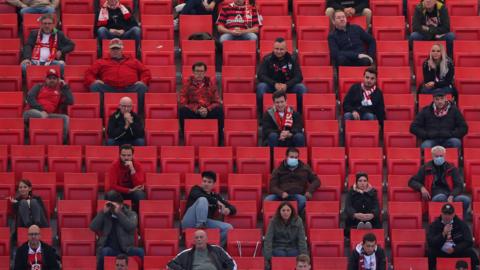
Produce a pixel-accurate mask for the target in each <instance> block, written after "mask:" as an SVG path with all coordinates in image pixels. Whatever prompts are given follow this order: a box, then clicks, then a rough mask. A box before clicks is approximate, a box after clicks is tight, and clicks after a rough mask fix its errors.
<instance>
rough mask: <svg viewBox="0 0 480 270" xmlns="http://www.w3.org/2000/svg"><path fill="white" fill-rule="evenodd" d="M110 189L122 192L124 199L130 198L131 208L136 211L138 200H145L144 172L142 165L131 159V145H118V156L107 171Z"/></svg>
mask: <svg viewBox="0 0 480 270" xmlns="http://www.w3.org/2000/svg"><path fill="white" fill-rule="evenodd" d="M108 177H109V180H110V189H113V190H115V191H117V192H119V193H121V194H122V197H123V199H124V200H132V204H133V209H135V211H136V212H137V213H138V202H139V201H140V200H145V198H146V197H147V196H146V194H145V186H144V183H145V173H144V171H143V169H142V165H141V164H140V163H139V162H137V161H135V160H133V146H131V145H129V144H124V145H122V146H120V158H119V159H118V160H117V161H115V162H114V163H113V164H112V166H111V167H110V171H109V173H108Z"/></svg>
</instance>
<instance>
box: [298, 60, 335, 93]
mask: <svg viewBox="0 0 480 270" xmlns="http://www.w3.org/2000/svg"><path fill="white" fill-rule="evenodd" d="M302 75H303V83H304V84H305V86H306V87H307V88H308V93H310V94H313V93H322V94H323V93H333V90H334V87H333V70H332V67H329V66H325V67H317V66H315V67H313V66H304V67H302ZM303 101H304V102H305V101H306V100H305V99H304V100H303Z"/></svg>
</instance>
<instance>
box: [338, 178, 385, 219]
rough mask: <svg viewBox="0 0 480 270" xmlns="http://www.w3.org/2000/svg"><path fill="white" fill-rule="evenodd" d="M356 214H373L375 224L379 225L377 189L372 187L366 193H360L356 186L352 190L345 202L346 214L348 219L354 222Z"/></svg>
mask: <svg viewBox="0 0 480 270" xmlns="http://www.w3.org/2000/svg"><path fill="white" fill-rule="evenodd" d="M355 213H362V214H373V215H374V220H373V223H375V225H378V224H377V221H379V220H380V205H379V202H378V196H377V190H376V189H374V188H372V187H370V189H369V190H368V191H365V192H359V191H358V190H357V189H356V187H355V186H353V187H352V188H351V189H350V191H349V192H348V193H347V197H346V200H345V214H346V215H347V218H348V219H350V220H353V219H354V217H353V215H354V214H355ZM372 225H374V224H372Z"/></svg>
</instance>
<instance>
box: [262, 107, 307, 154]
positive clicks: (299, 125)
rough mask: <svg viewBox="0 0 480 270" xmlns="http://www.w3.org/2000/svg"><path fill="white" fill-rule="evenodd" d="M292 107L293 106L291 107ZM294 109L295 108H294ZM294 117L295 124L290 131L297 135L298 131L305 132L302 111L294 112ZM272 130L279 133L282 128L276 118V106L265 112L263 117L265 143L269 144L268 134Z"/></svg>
mask: <svg viewBox="0 0 480 270" xmlns="http://www.w3.org/2000/svg"><path fill="white" fill-rule="evenodd" d="M290 109H292V108H290ZM292 110H293V109H292ZM292 117H293V126H292V128H291V129H290V132H291V133H292V134H293V135H295V134H296V133H299V132H303V119H302V116H301V115H300V113H298V112H295V111H294V112H293V113H292ZM272 132H275V133H277V134H280V132H281V130H280V129H279V126H278V124H277V121H276V119H275V109H274V107H271V108H270V109H268V110H267V111H266V112H265V113H264V114H263V119H262V137H263V138H262V140H263V144H264V145H267V144H268V135H269V134H270V133H272Z"/></svg>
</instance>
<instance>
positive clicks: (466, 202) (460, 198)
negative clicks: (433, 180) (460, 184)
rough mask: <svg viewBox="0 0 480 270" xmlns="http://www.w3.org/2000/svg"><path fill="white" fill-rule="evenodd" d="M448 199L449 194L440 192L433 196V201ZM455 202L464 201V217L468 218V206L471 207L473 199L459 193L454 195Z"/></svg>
mask: <svg viewBox="0 0 480 270" xmlns="http://www.w3.org/2000/svg"><path fill="white" fill-rule="evenodd" d="M447 199H448V195H447V194H443V193H439V194H437V195H435V196H433V198H432V202H446V201H447ZM453 201H454V202H462V204H463V218H464V219H466V218H467V215H468V208H469V207H470V203H471V201H472V200H471V199H470V197H468V196H467V195H463V194H460V195H457V196H455V197H453Z"/></svg>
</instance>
